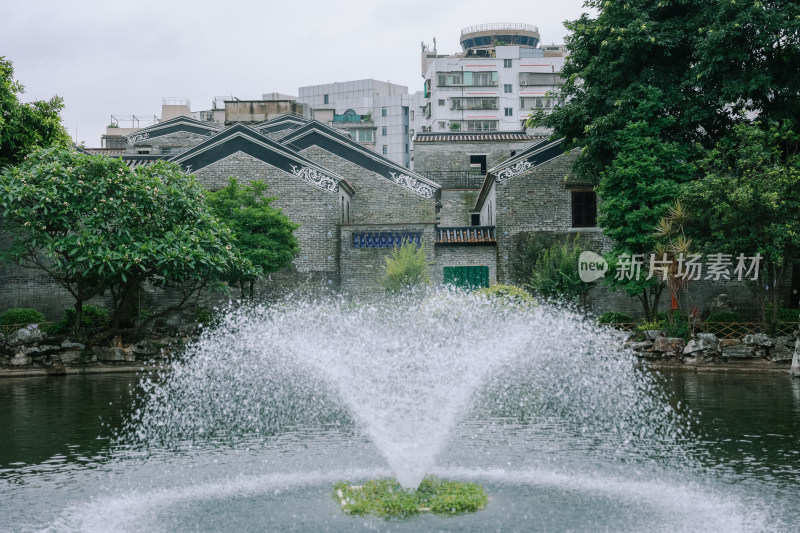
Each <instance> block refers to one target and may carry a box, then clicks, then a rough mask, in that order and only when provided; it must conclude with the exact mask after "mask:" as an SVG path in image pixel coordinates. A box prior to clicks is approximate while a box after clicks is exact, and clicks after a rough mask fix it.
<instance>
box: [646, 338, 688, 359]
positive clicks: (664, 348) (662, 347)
mask: <svg viewBox="0 0 800 533" xmlns="http://www.w3.org/2000/svg"><path fill="white" fill-rule="evenodd" d="M685 347H686V341H685V340H683V339H682V338H680V337H659V338H658V339H656V340H655V342H653V351H654V352H662V353H664V355H665V356H671V357H676V356H680V355H681V354H682V353H683V349H684V348H685Z"/></svg>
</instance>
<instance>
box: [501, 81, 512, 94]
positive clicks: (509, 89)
mask: <svg viewBox="0 0 800 533" xmlns="http://www.w3.org/2000/svg"><path fill="white" fill-rule="evenodd" d="M513 90H514V87H512V85H511V84H510V83H504V84H503V92H504V93H511V92H513Z"/></svg>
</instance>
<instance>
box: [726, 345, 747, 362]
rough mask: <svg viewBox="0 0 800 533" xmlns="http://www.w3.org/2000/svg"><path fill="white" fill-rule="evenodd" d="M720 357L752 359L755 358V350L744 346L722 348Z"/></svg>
mask: <svg viewBox="0 0 800 533" xmlns="http://www.w3.org/2000/svg"><path fill="white" fill-rule="evenodd" d="M722 357H726V358H728V359H752V358H753V357H755V350H754V349H753V347H752V346H747V345H745V344H740V345H738V346H724V347H723V348H722Z"/></svg>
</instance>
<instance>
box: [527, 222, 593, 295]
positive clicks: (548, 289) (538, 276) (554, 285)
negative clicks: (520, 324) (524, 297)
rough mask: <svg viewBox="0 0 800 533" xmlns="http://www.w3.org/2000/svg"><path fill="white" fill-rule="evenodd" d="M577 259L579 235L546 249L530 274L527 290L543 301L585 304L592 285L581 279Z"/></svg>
mask: <svg viewBox="0 0 800 533" xmlns="http://www.w3.org/2000/svg"><path fill="white" fill-rule="evenodd" d="M580 255H581V246H580V235H576V236H575V239H574V240H573V241H569V242H566V243H564V244H554V245H553V246H551V247H550V248H548V249H546V250H545V251H544V253H542V255H540V256H539V259H538V260H537V261H536V266H535V267H534V269H533V272H532V273H531V278H530V287H531V289H532V290H533V292H534V293H535V294H538V295H540V296H542V297H544V298H549V299H551V298H552V299H564V300H566V301H568V302H580V303H584V300H585V298H586V295H587V294H588V292H589V289H591V287H592V284H591V283H585V282H584V281H583V280H581V278H580V274H579V272H578V258H579V257H580Z"/></svg>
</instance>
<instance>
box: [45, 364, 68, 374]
mask: <svg viewBox="0 0 800 533" xmlns="http://www.w3.org/2000/svg"><path fill="white" fill-rule="evenodd" d="M66 373H67V368H66V367H65V366H64V363H62V362H61V361H54V362H53V364H52V365H50V366H49V367H48V368H47V375H48V376H61V375H63V374H66Z"/></svg>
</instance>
